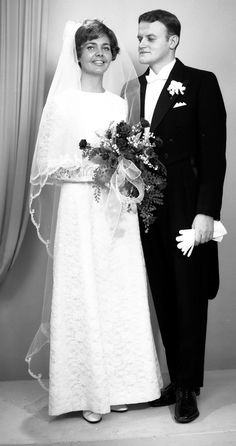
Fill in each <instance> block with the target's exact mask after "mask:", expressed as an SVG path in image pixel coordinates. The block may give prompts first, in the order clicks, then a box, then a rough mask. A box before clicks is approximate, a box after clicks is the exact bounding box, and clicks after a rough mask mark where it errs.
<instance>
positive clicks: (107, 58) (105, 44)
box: [79, 35, 112, 75]
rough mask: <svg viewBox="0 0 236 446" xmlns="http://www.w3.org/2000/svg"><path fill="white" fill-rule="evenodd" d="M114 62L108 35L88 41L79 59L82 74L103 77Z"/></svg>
mask: <svg viewBox="0 0 236 446" xmlns="http://www.w3.org/2000/svg"><path fill="white" fill-rule="evenodd" d="M111 61H112V53H111V44H110V40H109V38H108V37H107V36H106V35H102V36H100V37H98V38H97V39H93V40H89V41H87V42H86V43H85V44H84V46H83V49H82V53H81V57H80V59H79V62H80V67H81V70H82V72H84V73H88V74H96V75H98V74H100V75H102V74H103V73H105V71H106V70H107V69H108V67H109V65H110V63H111Z"/></svg>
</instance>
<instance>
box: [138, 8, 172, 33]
mask: <svg viewBox="0 0 236 446" xmlns="http://www.w3.org/2000/svg"><path fill="white" fill-rule="evenodd" d="M156 21H158V22H161V23H163V25H165V27H166V29H167V33H168V36H173V35H176V36H178V37H180V31H181V24H180V21H179V20H178V19H177V17H176V16H175V15H174V14H172V13H171V12H168V11H164V10H163V9H154V10H153V11H148V12H144V14H141V15H140V16H139V19H138V23H140V22H149V23H152V22H156Z"/></svg>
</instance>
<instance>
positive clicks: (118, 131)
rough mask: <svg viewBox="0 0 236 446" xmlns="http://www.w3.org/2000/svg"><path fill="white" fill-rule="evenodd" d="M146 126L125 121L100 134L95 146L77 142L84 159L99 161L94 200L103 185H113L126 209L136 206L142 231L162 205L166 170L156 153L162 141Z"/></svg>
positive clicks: (150, 222) (83, 140)
mask: <svg viewBox="0 0 236 446" xmlns="http://www.w3.org/2000/svg"><path fill="white" fill-rule="evenodd" d="M148 127H149V123H148V121H146V120H144V119H143V120H141V121H140V122H139V123H138V124H136V125H133V126H131V125H129V124H127V123H126V122H125V121H121V122H119V123H118V124H115V123H114V122H112V123H111V124H110V125H109V127H108V129H107V130H106V132H105V133H104V134H103V135H102V136H101V135H100V144H99V146H98V147H92V146H91V145H90V144H89V143H88V142H87V141H86V140H85V139H82V140H81V141H80V143H79V148H80V149H81V150H82V151H83V157H86V158H88V159H89V160H91V159H93V158H97V157H99V159H100V160H101V165H99V167H97V168H96V169H95V170H94V175H93V187H94V195H95V199H96V200H97V201H99V199H100V196H101V188H102V187H104V185H106V184H107V185H109V186H111V184H113V185H114V184H115V185H116V189H117V193H118V195H119V197H121V198H124V202H125V203H126V204H127V203H128V206H127V210H129V209H131V208H132V203H136V204H137V206H138V210H139V214H140V217H141V219H142V221H143V223H144V227H145V232H148V230H149V226H150V225H151V224H152V223H153V222H154V221H155V219H156V216H155V211H156V208H157V205H159V204H162V203H163V192H162V190H163V188H164V187H165V185H166V169H165V167H164V166H163V164H162V163H161V162H160V161H159V158H158V154H157V152H156V150H155V148H158V147H160V146H161V145H162V140H161V139H160V138H158V137H154V135H153V134H152V133H151V132H150V131H149V128H148ZM117 185H118V186H117Z"/></svg>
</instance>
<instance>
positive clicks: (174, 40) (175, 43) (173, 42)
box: [169, 34, 179, 50]
mask: <svg viewBox="0 0 236 446" xmlns="http://www.w3.org/2000/svg"><path fill="white" fill-rule="evenodd" d="M178 44H179V36H176V35H175V34H174V35H173V36H170V38H169V46H170V49H171V50H175V49H176V48H177V46H178Z"/></svg>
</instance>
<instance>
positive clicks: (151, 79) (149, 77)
mask: <svg viewBox="0 0 236 446" xmlns="http://www.w3.org/2000/svg"><path fill="white" fill-rule="evenodd" d="M166 79H167V78H166V77H163V78H161V77H158V75H155V74H154V75H153V73H152V74H149V75H147V76H146V80H147V83H148V84H152V82H157V81H166Z"/></svg>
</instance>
